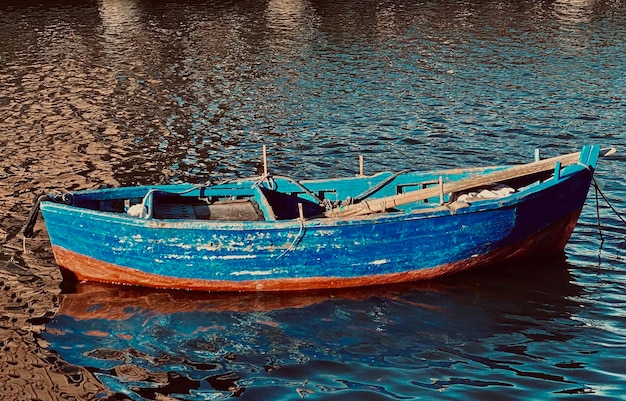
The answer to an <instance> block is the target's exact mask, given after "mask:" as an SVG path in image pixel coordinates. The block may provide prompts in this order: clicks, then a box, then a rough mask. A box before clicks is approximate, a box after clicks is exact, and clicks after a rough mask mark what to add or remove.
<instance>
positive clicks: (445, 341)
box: [44, 262, 586, 400]
mask: <svg viewBox="0 0 626 401" xmlns="http://www.w3.org/2000/svg"><path fill="white" fill-rule="evenodd" d="M556 263H557V264H556V265H546V266H539V267H537V268H529V267H528V266H523V268H524V269H525V272H524V273H521V272H520V271H519V270H518V269H519V266H518V269H514V268H511V269H508V271H506V272H505V273H504V274H501V273H498V274H495V275H494V272H493V271H486V272H483V273H481V274H479V278H480V280H479V281H480V283H481V284H480V285H476V284H475V283H476V278H477V277H476V276H475V275H470V276H461V278H459V279H458V280H454V281H447V282H446V281H442V282H436V283H429V284H406V285H399V286H388V287H373V288H362V289H353V290H341V291H332V292H302V293H291V294H284V293H277V294H274V293H258V294H236V293H231V294H207V293H188V292H172V291H154V290H146V289H133V288H124V287H122V288H121V287H110V286H102V285H92V284H84V285H79V286H78V287H77V289H76V292H75V293H68V294H65V295H63V296H62V299H61V302H60V308H59V311H58V312H57V314H56V316H55V317H54V318H53V319H52V320H51V321H50V322H49V323H48V324H47V326H46V332H45V333H44V338H45V339H46V340H47V341H49V342H50V344H51V347H52V348H53V349H54V350H56V351H57V352H58V353H59V354H60V355H61V357H62V358H63V359H64V360H66V361H68V362H69V363H71V364H75V365H78V366H86V367H88V368H89V369H90V370H92V371H93V372H94V374H95V375H96V377H97V378H98V379H99V380H100V381H102V382H103V383H105V384H106V385H107V387H108V388H109V389H111V391H113V392H114V393H115V392H117V393H120V394H124V395H126V396H128V397H130V398H131V399H135V400H140V399H155V397H157V393H159V394H169V395H170V396H171V397H174V398H177V397H180V399H193V400H196V399H197V400H200V399H219V398H221V397H229V396H233V395H235V396H239V395H242V394H243V393H244V392H245V393H248V395H249V396H251V397H252V398H255V399H290V398H291V399H293V398H297V397H296V395H297V394H299V395H300V396H304V395H313V394H317V395H321V394H327V393H328V394H329V395H340V394H352V393H351V392H353V391H356V392H357V393H354V394H352V396H354V395H355V394H361V395H362V396H363V397H368V394H369V395H370V396H372V397H374V398H373V399H376V398H375V397H377V396H380V397H390V398H395V399H413V396H414V395H415V394H416V393H417V392H418V391H419V389H422V390H432V391H435V392H439V391H442V390H445V389H448V388H456V387H461V388H463V389H464V390H462V391H463V392H467V393H468V394H471V393H472V392H473V390H472V389H474V390H477V389H485V388H491V387H493V388H495V389H497V388H501V389H508V390H507V391H509V390H511V388H512V387H515V386H516V384H515V383H516V382H517V381H518V380H519V378H520V377H522V378H524V380H528V381H541V382H542V383H543V384H542V386H546V387H548V388H551V389H552V390H551V391H554V392H577V391H584V389H585V384H584V380H580V375H579V374H578V371H580V370H584V368H585V365H586V360H585V358H586V357H585V352H584V350H585V348H580V347H581V345H582V344H580V339H578V338H577V337H578V331H579V330H581V328H580V327H579V325H578V322H577V321H574V320H572V318H571V317H572V315H574V314H576V312H577V311H578V310H579V309H580V308H581V305H580V304H579V303H578V302H577V301H575V300H576V299H577V298H578V297H579V296H580V294H581V292H582V289H581V288H580V287H579V286H577V285H575V284H571V283H570V282H569V281H570V279H571V277H570V276H569V274H568V272H567V267H568V266H566V265H562V264H560V263H558V262H556ZM548 268H549V269H550V272H551V273H550V274H545V273H544V271H546V269H548ZM535 275H537V276H541V278H542V280H537V279H536V277H530V276H535ZM529 316H533V318H532V319H529V318H528V317H529ZM566 348H570V349H571V350H572V352H563V351H559V350H564V349H566ZM577 348H578V351H575V350H576V349H577ZM478 367H483V368H484V367H486V368H488V369H487V370H484V371H482V372H481V371H480V369H479V370H478V371H477V368H478ZM572 372H576V374H572ZM497 391H501V390H497ZM368 399H370V398H368Z"/></svg>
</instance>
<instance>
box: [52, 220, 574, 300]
mask: <svg viewBox="0 0 626 401" xmlns="http://www.w3.org/2000/svg"><path fill="white" fill-rule="evenodd" d="M579 215H580V211H576V212H573V213H570V214H569V215H567V216H565V217H564V218H562V219H561V220H559V221H557V222H555V223H554V224H552V225H551V226H549V227H547V228H546V229H544V230H542V231H540V232H538V233H537V234H535V235H533V236H532V237H530V238H528V239H526V240H524V241H522V242H520V243H516V244H514V245H510V246H506V247H504V248H501V249H499V250H495V251H493V252H490V253H489V254H486V255H482V256H478V257H474V258H471V259H467V260H462V261H459V262H455V263H449V264H445V265H441V266H437V267H433V268H427V269H420V270H412V271H408V272H402V273H390V274H379V275H372V276H365V277H351V278H343V277H307V278H293V279H276V280H272V279H264V280H247V281H226V280H223V281H222V280H219V281H218V280H194V279H188V278H178V277H170V276H161V275H155V274H149V273H144V272H142V271H139V270H136V269H132V268H127V267H123V266H118V265H115V264H111V263H107V262H102V261H99V260H96V259H93V258H90V257H87V256H84V255H80V254H77V253H74V252H71V251H68V250H66V249H64V248H61V247H57V246H53V252H54V257H55V259H56V261H57V263H58V264H59V266H61V268H63V269H65V270H66V271H67V272H69V274H70V275H72V277H74V278H75V279H77V280H78V281H96V282H105V283H114V284H126V285H136V286H144V287H152V288H170V289H183V290H198V291H298V290H313V289H324V288H347V287H362V286H371V285H381V284H393V283H401V282H409V281H420V280H431V279H435V278H437V277H441V276H445V275H449V274H452V273H458V272H462V271H466V270H469V269H472V268H475V267H481V266H487V265H491V264H494V263H496V262H502V261H505V260H510V259H520V258H524V257H530V256H550V255H555V254H559V253H562V252H563V250H564V248H565V245H566V244H567V241H568V240H569V237H570V235H571V233H572V231H573V230H574V227H575V226H576V222H577V221H578V217H579Z"/></svg>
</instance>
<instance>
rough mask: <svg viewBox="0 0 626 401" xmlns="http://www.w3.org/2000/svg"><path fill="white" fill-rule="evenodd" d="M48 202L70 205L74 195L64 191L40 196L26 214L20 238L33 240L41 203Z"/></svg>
mask: <svg viewBox="0 0 626 401" xmlns="http://www.w3.org/2000/svg"><path fill="white" fill-rule="evenodd" d="M43 201H50V202H56V203H63V204H65V205H71V204H72V203H73V201H74V195H73V194H72V193H71V192H66V191H63V192H61V191H57V192H51V193H50V194H47V195H40V196H38V197H37V199H36V200H35V204H34V205H33V207H32V208H31V209H30V212H29V213H28V217H27V218H26V223H25V224H24V226H23V227H22V229H21V233H22V236H23V237H24V239H25V238H33V237H34V236H35V224H36V223H37V216H38V215H39V210H40V209H41V202H43Z"/></svg>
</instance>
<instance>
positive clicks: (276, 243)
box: [24, 146, 608, 291]
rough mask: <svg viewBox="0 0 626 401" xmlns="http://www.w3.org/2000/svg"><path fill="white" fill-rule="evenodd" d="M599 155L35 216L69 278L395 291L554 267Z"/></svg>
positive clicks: (242, 189)
mask: <svg viewBox="0 0 626 401" xmlns="http://www.w3.org/2000/svg"><path fill="white" fill-rule="evenodd" d="M606 153H608V152H607V151H606V150H600V148H599V147H598V146H585V147H583V149H582V151H581V152H576V153H571V154H566V155H562V156H558V157H554V158H550V159H544V160H536V161H534V162H532V163H529V164H523V165H514V166H491V167H484V168H467V169H452V170H439V171H430V172H400V173H391V172H383V173H379V174H376V175H372V176H363V175H358V176H356V177H350V178H333V179H323V180H307V181H300V182H298V181H296V180H293V179H290V178H287V177H277V176H271V175H269V174H264V175H263V176H261V177H254V178H249V179H239V180H235V181H229V182H224V183H219V184H212V185H191V184H180V185H156V186H139V187H126V188H107V189H98V190H86V191H76V192H69V193H61V194H51V195H48V196H47V197H46V198H45V199H43V200H42V201H41V202H40V203H38V205H39V207H40V209H41V211H42V214H43V217H44V221H45V223H46V227H47V231H48V234H49V236H50V241H51V244H52V249H53V253H54V256H55V259H56V261H57V263H58V265H59V266H60V267H61V270H62V272H63V273H64V277H65V278H66V279H72V280H78V281H98V282H109V283H119V284H129V285H139V286H148V287H157V288H177V289H190V290H210V291H279V290H305V289H319V288H342V287H354V286H364V285H375V284H385V283H398V282H405V281H414V280H423V279H432V278H435V277H439V276H442V275H448V274H451V273H455V272H460V271H464V270H468V269H471V268H475V267H480V266H485V265H490V264H494V263H496V262H501V261H505V260H511V259H517V258H523V257H537V256H542V257H543V256H550V255H558V254H561V255H562V253H563V251H564V247H565V245H566V243H567V241H568V240H569V237H570V235H571V233H572V231H573V229H574V227H575V225H576V222H577V220H578V217H579V215H580V212H581V209H582V207H583V205H584V202H585V198H586V196H587V192H588V190H589V187H590V184H591V180H592V177H593V172H594V169H595V166H596V163H597V160H598V157H599V156H601V155H605V154H606ZM34 216H36V208H35V209H34ZM24 232H25V235H28V234H30V233H31V232H32V227H31V228H30V229H29V228H25V230H24Z"/></svg>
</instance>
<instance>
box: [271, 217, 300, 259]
mask: <svg viewBox="0 0 626 401" xmlns="http://www.w3.org/2000/svg"><path fill="white" fill-rule="evenodd" d="M298 220H299V221H300V230H299V231H298V234H296V237H295V238H294V239H293V241H291V245H289V248H287V249H285V250H283V251H282V252H281V254H280V255H278V257H277V258H276V259H280V258H282V257H283V256H285V255H286V254H288V253H289V252H291V251H293V250H294V249H296V246H297V245H298V243H300V241H302V238H303V237H304V231H305V230H304V218H299V219H298Z"/></svg>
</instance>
